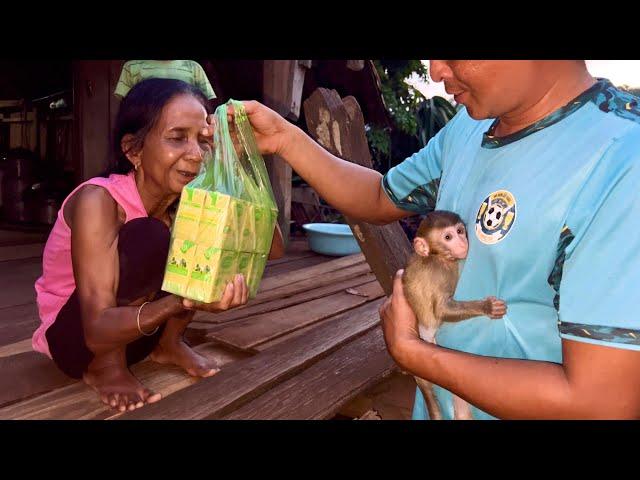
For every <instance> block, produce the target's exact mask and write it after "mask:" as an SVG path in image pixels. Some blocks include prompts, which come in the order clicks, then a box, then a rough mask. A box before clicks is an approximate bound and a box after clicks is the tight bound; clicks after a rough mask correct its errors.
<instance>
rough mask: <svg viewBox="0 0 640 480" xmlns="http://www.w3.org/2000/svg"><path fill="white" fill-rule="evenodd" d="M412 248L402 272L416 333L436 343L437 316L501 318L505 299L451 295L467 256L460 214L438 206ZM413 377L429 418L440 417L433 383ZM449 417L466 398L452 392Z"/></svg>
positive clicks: (467, 414) (461, 412)
mask: <svg viewBox="0 0 640 480" xmlns="http://www.w3.org/2000/svg"><path fill="white" fill-rule="evenodd" d="M413 247H414V254H413V255H412V256H411V258H410V259H409V262H408V264H407V266H406V268H405V271H404V275H403V287H404V294H405V297H406V298H407V301H408V302H409V305H411V308H412V309H413V312H414V313H415V315H416V317H417V319H418V329H419V331H420V337H421V338H422V339H423V340H425V341H427V342H430V343H434V344H435V343H436V342H435V337H436V333H437V331H438V328H439V327H440V325H441V324H442V322H459V321H461V320H466V319H469V318H472V317H477V316H480V315H487V316H488V317H490V318H494V319H496V318H502V316H503V315H504V314H506V304H505V302H504V301H503V300H498V299H497V298H495V297H487V298H486V299H484V300H476V301H468V302H459V301H456V300H454V299H453V295H454V293H455V290H456V285H457V283H458V278H459V267H458V261H459V260H463V259H464V258H466V256H467V252H468V249H469V243H468V240H467V232H466V228H465V225H464V222H463V221H462V219H461V218H460V217H459V216H458V215H457V214H455V213H452V212H447V211H444V210H437V211H434V212H431V213H429V214H428V215H426V216H425V218H424V219H423V220H422V222H421V223H420V226H419V227H418V231H417V233H416V237H415V239H414V241H413ZM415 379H416V383H417V384H418V387H419V388H420V390H421V392H422V395H423V396H424V400H425V404H426V406H427V410H428V412H429V417H430V418H431V419H432V420H441V419H442V411H441V409H440V405H439V404H438V402H437V400H436V397H435V395H434V393H433V385H432V384H431V383H430V382H428V381H426V380H424V379H422V378H419V377H415ZM453 404H454V418H455V419H457V420H458V419H459V420H464V419H469V420H471V419H472V418H473V417H472V415H471V408H470V406H469V404H468V403H467V402H465V401H464V400H462V399H461V398H459V397H457V396H456V395H454V396H453Z"/></svg>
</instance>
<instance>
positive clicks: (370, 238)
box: [304, 88, 411, 295]
mask: <svg viewBox="0 0 640 480" xmlns="http://www.w3.org/2000/svg"><path fill="white" fill-rule="evenodd" d="M304 113H305V119H306V121H307V129H308V131H309V134H310V135H311V136H312V137H313V138H314V139H315V140H316V141H317V142H318V143H320V145H322V146H323V147H324V148H326V149H327V150H328V151H330V152H331V153H333V154H334V155H337V156H338V157H340V158H343V159H345V160H348V161H351V162H353V163H357V164H359V165H363V166H365V167H367V168H372V166H373V165H372V162H371V154H370V152H369V145H368V143H367V138H366V135H365V130H364V117H363V115H362V111H361V110H360V106H359V105H358V102H357V101H356V99H355V98H353V97H346V98H344V99H341V98H340V95H338V92H336V91H335V90H328V89H326V88H318V89H317V90H316V91H315V92H314V93H313V94H312V95H311V96H310V97H309V98H308V99H307V100H305V102H304ZM346 220H347V223H348V224H349V226H350V227H351V230H352V231H353V233H354V235H355V237H356V239H357V241H358V243H359V245H360V248H361V249H362V252H363V253H364V255H365V257H366V259H367V262H368V263H369V265H371V270H373V273H375V275H376V278H377V279H378V281H379V282H380V284H381V285H382V287H383V288H384V291H385V292H386V293H387V295H389V294H391V292H392V290H393V277H394V275H395V273H396V272H397V271H398V270H399V269H401V268H404V267H405V265H406V263H407V260H408V259H409V255H410V254H411V244H410V242H409V240H408V239H407V236H406V234H405V233H404V230H402V227H401V226H400V224H399V223H398V222H394V223H392V224H389V225H385V226H383V227H380V226H376V225H371V224H369V223H366V222H362V221H359V220H355V219H353V218H346Z"/></svg>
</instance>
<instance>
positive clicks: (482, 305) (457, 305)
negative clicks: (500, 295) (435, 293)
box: [436, 297, 507, 322]
mask: <svg viewBox="0 0 640 480" xmlns="http://www.w3.org/2000/svg"><path fill="white" fill-rule="evenodd" d="M505 313H507V306H506V304H505V303H504V301H502V300H498V299H496V298H495V297H488V298H486V299H484V300H471V301H467V302H459V301H457V300H454V299H453V298H449V299H443V300H441V301H440V302H437V303H436V315H437V316H438V318H440V319H441V320H442V321H443V322H459V321H461V320H467V319H468V318H473V317H479V316H480V315H487V316H489V317H491V318H501V317H502V316H504V314H505Z"/></svg>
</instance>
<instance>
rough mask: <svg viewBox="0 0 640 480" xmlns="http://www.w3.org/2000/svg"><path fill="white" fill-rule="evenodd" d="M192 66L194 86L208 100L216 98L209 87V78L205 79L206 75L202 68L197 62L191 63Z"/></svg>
mask: <svg viewBox="0 0 640 480" xmlns="http://www.w3.org/2000/svg"><path fill="white" fill-rule="evenodd" d="M193 64H194V65H193V67H194V72H193V74H194V77H195V81H196V86H197V87H198V88H199V89H200V90H202V92H203V93H204V94H205V96H206V97H207V99H208V100H212V99H214V98H216V93H215V92H214V91H213V87H212V86H211V83H210V82H209V78H208V77H207V74H206V73H205V71H204V69H203V68H202V66H201V65H200V64H199V63H198V62H193Z"/></svg>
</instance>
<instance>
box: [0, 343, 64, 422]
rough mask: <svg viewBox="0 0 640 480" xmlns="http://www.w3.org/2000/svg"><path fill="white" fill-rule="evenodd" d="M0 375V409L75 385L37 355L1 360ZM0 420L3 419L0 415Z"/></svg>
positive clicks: (54, 366)
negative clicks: (0, 407)
mask: <svg viewBox="0 0 640 480" xmlns="http://www.w3.org/2000/svg"><path fill="white" fill-rule="evenodd" d="M0 371H1V372H2V375H0V405H7V404H9V403H12V402H15V401H17V400H20V399H23V398H27V397H31V396H33V395H37V394H40V393H43V392H48V391H50V390H53V389H56V388H60V387H64V386H65V385H69V384H71V383H74V382H75V380H73V379H72V378H70V377H67V376H66V375H65V374H64V373H62V372H61V371H60V370H58V367H56V365H55V364H54V363H53V361H52V360H51V359H49V358H48V357H46V356H44V355H42V354H41V353H37V352H25V353H20V354H17V355H11V356H8V357H1V358H0ZM1 411H2V410H0V412H1ZM0 418H4V417H3V416H2V415H1V414H0Z"/></svg>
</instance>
